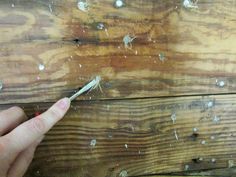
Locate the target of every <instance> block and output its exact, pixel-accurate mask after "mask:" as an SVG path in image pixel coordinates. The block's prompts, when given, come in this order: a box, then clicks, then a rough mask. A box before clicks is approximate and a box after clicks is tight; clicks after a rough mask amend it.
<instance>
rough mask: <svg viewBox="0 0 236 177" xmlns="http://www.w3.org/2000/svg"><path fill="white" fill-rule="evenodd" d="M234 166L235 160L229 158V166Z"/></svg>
mask: <svg viewBox="0 0 236 177" xmlns="http://www.w3.org/2000/svg"><path fill="white" fill-rule="evenodd" d="M232 167H234V160H228V168H232Z"/></svg>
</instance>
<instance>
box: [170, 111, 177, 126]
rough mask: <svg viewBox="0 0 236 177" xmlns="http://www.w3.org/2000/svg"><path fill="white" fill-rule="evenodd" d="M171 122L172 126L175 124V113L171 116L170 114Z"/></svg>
mask: <svg viewBox="0 0 236 177" xmlns="http://www.w3.org/2000/svg"><path fill="white" fill-rule="evenodd" d="M170 118H171V120H172V121H173V124H174V123H175V121H176V119H177V118H176V114H175V113H173V114H171V117H170Z"/></svg>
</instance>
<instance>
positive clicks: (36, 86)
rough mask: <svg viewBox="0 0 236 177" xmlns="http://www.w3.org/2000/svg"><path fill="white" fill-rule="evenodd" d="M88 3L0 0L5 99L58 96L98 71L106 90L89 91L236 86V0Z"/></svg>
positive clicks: (136, 93)
mask: <svg viewBox="0 0 236 177" xmlns="http://www.w3.org/2000/svg"><path fill="white" fill-rule="evenodd" d="M12 3H13V4H14V5H13V7H12ZM89 3H90V4H91V6H90V9H89V11H88V12H82V11H81V10H79V9H78V8H77V6H76V2H75V1H72V0H68V1H65V0H64V1H53V3H52V2H49V1H28V0H25V1H16V2H10V1H6V0H3V1H1V2H0V32H1V34H2V35H1V37H0V43H1V48H0V61H1V63H0V71H1V73H0V81H2V83H3V86H4V89H3V91H2V92H1V94H0V99H1V103H3V104H4V103H16V102H19V103H20V102H28V103H29V102H38V101H44V102H46V101H55V100H56V99H58V98H60V97H61V96H67V95H69V94H70V93H71V92H73V91H74V89H75V88H78V87H80V86H82V84H83V83H84V82H87V81H88V80H89V79H90V78H91V77H93V76H95V75H101V76H102V78H103V81H104V82H103V83H102V86H103V89H104V93H103V94H101V93H99V92H98V93H95V94H94V95H89V96H87V97H84V99H89V98H90V97H91V99H107V98H112V99H113V98H135V97H156V96H174V95H193V94H197V95H198V94H210V93H215V94H217V93H235V76H236V69H235V68H236V66H235V62H234V59H235V55H236V50H235V47H234V45H233V44H234V43H235V41H236V32H235V31H236V30H235V27H236V23H235V22H236V21H235V17H236V13H235V10H236V8H235V4H236V1H235V0H227V1H211V0H206V1H204V2H203V1H199V3H198V9H195V10H194V9H187V8H185V7H183V4H182V2H180V1H171V0H161V1H154V0H148V1H141V0H135V1H127V3H126V6H125V7H124V8H120V9H117V8H114V7H113V1H111V0H101V1H99V2H98V1H95V0H91V1H89ZM50 4H51V6H50ZM49 7H51V8H52V9H53V11H52V12H51V11H50V8H49ZM102 8H104V9H102ZM137 17H138V18H137ZM97 22H102V23H104V24H105V25H106V28H107V32H108V33H109V35H108V34H107V33H106V32H105V31H104V30H101V31H100V30H97V29H95V28H94V24H96V23H97ZM127 34H130V35H131V36H132V35H134V36H136V39H135V40H134V41H133V47H132V50H129V49H125V47H124V43H123V37H124V36H125V35H127ZM159 55H160V56H161V57H160V56H159ZM71 56H72V57H73V58H70V57H71ZM164 58H165V60H164V62H162V61H160V59H164ZM67 61H68V62H67ZM41 63H42V64H44V65H45V70H44V71H39V69H38V65H39V64H41ZM62 63H63V64H62ZM80 66H82V68H80ZM216 80H218V81H221V82H220V83H223V85H224V87H223V88H219V87H218V86H219V85H218V86H217V85H216Z"/></svg>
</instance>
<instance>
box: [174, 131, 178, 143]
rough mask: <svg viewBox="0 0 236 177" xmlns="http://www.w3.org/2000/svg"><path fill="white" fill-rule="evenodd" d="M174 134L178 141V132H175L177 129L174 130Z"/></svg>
mask: <svg viewBox="0 0 236 177" xmlns="http://www.w3.org/2000/svg"><path fill="white" fill-rule="evenodd" d="M174 134H175V139H176V140H177V141H178V140H179V137H178V134H177V131H176V130H175V131H174Z"/></svg>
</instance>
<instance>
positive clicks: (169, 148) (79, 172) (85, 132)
mask: <svg viewBox="0 0 236 177" xmlns="http://www.w3.org/2000/svg"><path fill="white" fill-rule="evenodd" d="M235 100H236V97H235V96H234V95H229V96H226V95H224V96H212V97H186V98H168V99H167V98H166V99H133V100H120V101H119V100H117V101H115V100H114V101H82V102H78V103H74V105H73V106H72V109H71V111H70V112H69V113H68V114H67V116H66V117H65V118H64V119H63V120H62V121H61V122H59V123H58V124H57V125H56V126H55V127H54V128H53V129H52V130H51V131H50V132H49V133H48V134H47V136H46V138H45V140H44V141H43V142H42V144H41V145H40V146H39V148H38V150H37V153H36V157H35V160H34V162H33V164H32V166H31V168H30V170H29V172H28V176H30V177H34V176H37V173H39V174H40V175H38V176H43V177H52V176H59V177H61V176H66V177H67V176H70V177H75V176H76V177H78V176H79V177H80V176H103V177H104V176H109V177H113V176H119V174H120V173H121V172H122V171H126V172H127V173H128V175H129V176H139V175H150V174H163V173H164V174H167V173H172V172H183V171H184V172H186V173H189V172H193V171H200V170H204V169H205V170H206V169H208V170H209V169H215V168H228V162H229V160H231V161H235V160H236V156H235V145H236V144H235V142H236V139H235V126H236V122H235V110H236V101H235ZM49 106H50V104H49V105H48V104H26V105H24V107H25V109H26V110H28V111H27V112H28V114H29V115H32V114H33V113H34V112H32V110H35V111H39V110H40V111H41V110H44V109H46V108H48V107H49ZM4 108H6V107H4ZM1 109H3V106H2V107H1ZM173 114H175V115H176V120H175V121H174V122H173V120H172V118H173V117H172V118H171V116H172V115H173ZM215 116H217V117H216V118H215ZM214 118H215V119H214ZM218 118H219V119H218ZM195 128H196V129H197V131H196V132H194V129H195ZM175 131H176V134H175ZM95 140H96V141H95ZM195 175H196V174H195Z"/></svg>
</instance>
